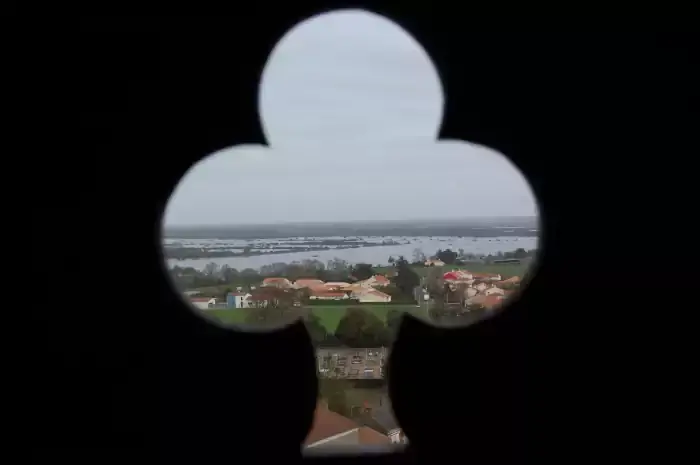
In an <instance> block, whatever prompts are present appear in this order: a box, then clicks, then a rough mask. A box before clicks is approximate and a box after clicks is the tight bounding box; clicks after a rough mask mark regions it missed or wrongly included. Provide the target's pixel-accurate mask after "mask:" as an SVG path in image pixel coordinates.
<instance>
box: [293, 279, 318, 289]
mask: <svg viewBox="0 0 700 465" xmlns="http://www.w3.org/2000/svg"><path fill="white" fill-rule="evenodd" d="M294 287H295V288H297V289H304V288H305V287H308V288H309V289H311V288H314V287H323V281H321V280H320V279H306V278H302V279H297V280H296V281H294Z"/></svg>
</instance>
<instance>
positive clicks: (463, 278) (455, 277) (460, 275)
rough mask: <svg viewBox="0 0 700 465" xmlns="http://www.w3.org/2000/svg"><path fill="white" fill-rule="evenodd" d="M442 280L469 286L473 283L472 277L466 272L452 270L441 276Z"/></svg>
mask: <svg viewBox="0 0 700 465" xmlns="http://www.w3.org/2000/svg"><path fill="white" fill-rule="evenodd" d="M442 279H444V280H445V281H447V282H450V283H456V282H466V283H468V284H471V282H473V279H474V275H473V273H471V272H469V271H466V270H453V271H448V272H447V273H445V274H443V275H442Z"/></svg>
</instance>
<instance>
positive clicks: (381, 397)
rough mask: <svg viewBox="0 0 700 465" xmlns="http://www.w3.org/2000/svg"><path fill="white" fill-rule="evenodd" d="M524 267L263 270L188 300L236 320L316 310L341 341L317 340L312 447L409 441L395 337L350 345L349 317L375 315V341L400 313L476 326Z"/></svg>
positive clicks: (370, 328)
mask: <svg viewBox="0 0 700 465" xmlns="http://www.w3.org/2000/svg"><path fill="white" fill-rule="evenodd" d="M519 266H520V265H518V266H515V265H513V264H510V265H508V264H503V265H498V266H497V267H492V268H491V270H490V271H472V270H469V268H470V267H472V268H476V266H475V265H474V264H471V265H470V264H465V265H463V266H458V265H454V264H446V263H444V262H443V261H441V260H438V259H436V258H433V259H427V260H425V261H424V262H418V263H415V262H414V263H413V264H410V265H408V267H407V265H406V264H405V263H403V264H399V265H396V266H393V267H389V268H385V269H382V268H374V269H372V272H371V273H367V274H366V275H365V276H367V277H365V279H353V277H354V275H353V274H352V273H351V274H349V275H348V278H350V279H347V280H346V281H335V280H328V281H324V280H322V279H318V278H309V277H307V278H304V277H297V278H296V279H290V278H288V277H283V276H266V277H262V276H261V277H260V279H259V281H255V282H251V283H250V284H248V285H247V286H245V287H244V286H236V287H235V290H232V291H231V292H227V293H226V294H225V295H223V296H221V297H215V296H202V295H197V294H196V293H189V294H188V299H189V301H190V302H191V303H192V305H193V306H195V307H196V308H198V309H200V310H201V311H202V312H203V313H204V314H205V315H213V316H216V317H218V318H221V319H223V318H226V319H227V321H228V322H234V323H235V322H241V321H244V315H246V314H251V313H255V312H262V313H266V312H267V311H272V313H274V314H276V310H278V307H280V306H281V307H286V308H289V309H290V310H292V311H293V310H294V309H299V310H308V311H309V312H310V313H311V314H313V315H315V316H316V317H317V318H318V319H319V320H320V322H321V323H322V325H323V326H324V327H325V331H326V332H327V333H328V335H331V336H335V337H336V339H334V341H335V342H334V343H331V344H330V345H329V344H324V343H322V341H324V339H322V340H320V341H319V340H314V343H315V344H316V365H317V373H318V377H319V383H320V386H319V387H320V392H319V400H318V403H317V407H316V412H315V417H314V423H313V426H312V429H311V431H310V432H309V434H308V436H307V438H306V441H305V443H304V449H305V451H306V452H314V451H319V452H323V451H326V450H328V449H336V450H337V448H339V447H340V448H344V447H362V448H364V449H367V448H370V449H372V448H391V447H402V446H404V445H406V444H407V443H408V438H407V437H406V435H405V433H404V432H403V430H402V429H401V428H400V426H399V425H398V423H397V421H396V419H395V418H394V416H393V412H392V410H391V405H390V400H389V397H388V394H387V391H386V389H387V388H386V363H387V360H388V357H389V354H390V345H391V342H390V339H389V340H387V341H388V342H386V343H384V342H380V343H379V344H375V345H372V344H363V343H361V342H360V343H359V344H350V343H348V342H347V339H345V338H343V337H341V336H342V334H341V333H342V326H343V320H344V319H348V318H350V316H349V315H350V312H351V311H355V312H356V313H355V316H356V315H357V312H358V310H359V311H361V312H363V313H365V314H366V316H367V318H369V316H371V317H372V318H373V319H374V324H372V325H371V324H369V319H367V320H364V321H363V322H362V323H360V324H359V326H358V328H362V329H361V331H362V332H363V334H364V333H366V334H365V336H367V337H369V338H370V340H371V333H381V332H382V331H387V330H389V332H391V331H395V330H396V315H401V314H404V313H410V314H412V315H415V316H417V317H419V318H425V319H427V320H428V321H432V322H438V321H439V318H440V316H441V315H443V316H445V317H448V318H452V320H451V321H456V324H469V322H470V321H472V320H469V319H468V318H466V317H467V316H469V315H474V314H478V313H479V312H481V313H482V314H483V313H484V312H486V313H488V312H490V311H493V310H494V309H496V308H497V307H498V306H500V305H501V304H502V302H503V300H504V299H506V298H508V297H509V296H511V295H512V294H513V293H514V292H517V290H518V288H519V286H520V282H521V277H520V275H519V274H514V273H509V271H511V270H513V271H515V270H521V269H522V268H519ZM482 268H483V266H482ZM402 270H403V271H404V272H405V273H411V274H415V276H414V279H415V281H410V280H409V282H415V283H416V284H415V286H413V289H412V292H408V293H407V292H405V290H401V289H400V288H401V286H402V282H401V280H400V279H399V275H400V273H401V271H402ZM408 270H410V271H408ZM496 270H502V271H501V272H496ZM502 273H503V274H502ZM407 294H408V295H407ZM377 326H379V327H377ZM310 332H311V331H310ZM323 337H324V338H325V337H327V336H323ZM356 340H357V339H356ZM374 340H375V341H377V340H379V339H374Z"/></svg>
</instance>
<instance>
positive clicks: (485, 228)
mask: <svg viewBox="0 0 700 465" xmlns="http://www.w3.org/2000/svg"><path fill="white" fill-rule="evenodd" d="M539 235H540V225H539V224H538V223H537V222H536V221H535V222H533V221H527V222H526V221H523V220H521V222H517V221H516V220H511V221H510V222H507V221H503V222H500V223H497V224H495V223H493V224H483V223H475V222H474V221H472V222H469V223H466V222H461V223H460V222H452V223H448V222H443V223H438V222H434V223H425V222H423V223H421V222H400V223H399V222H376V223H366V222H365V223H342V224H341V223H325V224H295V225H292V224H280V225H260V226H253V225H250V226H248V225H246V226H216V227H193V226H192V227H169V228H166V229H164V230H163V237H164V238H166V239H211V240H217V239H218V240H226V239H239V240H254V239H282V238H292V237H294V238H310V237H316V238H321V237H343V238H346V239H350V238H353V237H476V238H478V237H498V236H520V237H538V236H539Z"/></svg>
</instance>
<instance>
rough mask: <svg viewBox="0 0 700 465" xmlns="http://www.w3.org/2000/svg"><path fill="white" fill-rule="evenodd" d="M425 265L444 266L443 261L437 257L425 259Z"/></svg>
mask: <svg viewBox="0 0 700 465" xmlns="http://www.w3.org/2000/svg"><path fill="white" fill-rule="evenodd" d="M424 265H425V266H445V262H443V261H442V260H440V259H438V258H432V259H430V260H426V261H425V263H424Z"/></svg>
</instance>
